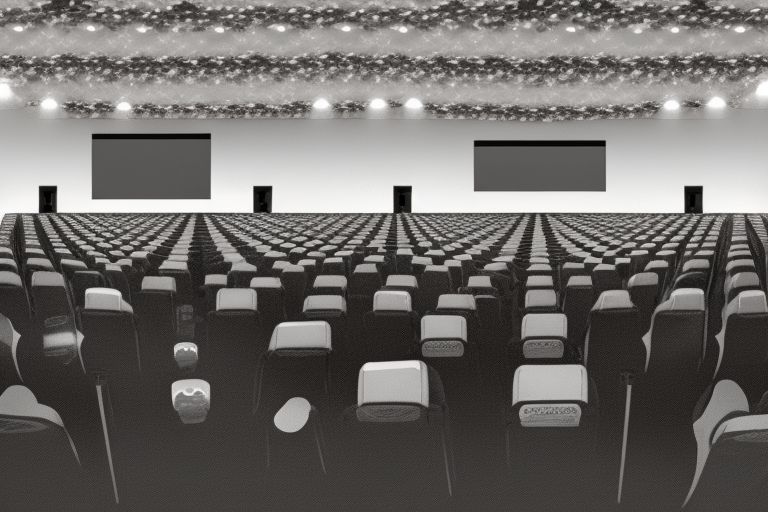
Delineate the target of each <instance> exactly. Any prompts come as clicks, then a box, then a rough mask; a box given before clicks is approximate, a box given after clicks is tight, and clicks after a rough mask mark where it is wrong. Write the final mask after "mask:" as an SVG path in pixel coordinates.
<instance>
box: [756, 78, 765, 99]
mask: <svg viewBox="0 0 768 512" xmlns="http://www.w3.org/2000/svg"><path fill="white" fill-rule="evenodd" d="M755 94H756V95H757V96H758V97H760V98H768V80H766V81H764V82H761V83H760V85H758V86H757V89H756V90H755Z"/></svg>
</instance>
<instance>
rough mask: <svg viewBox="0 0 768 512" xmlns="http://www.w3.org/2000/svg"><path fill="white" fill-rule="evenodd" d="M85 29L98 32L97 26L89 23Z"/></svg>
mask: <svg viewBox="0 0 768 512" xmlns="http://www.w3.org/2000/svg"><path fill="white" fill-rule="evenodd" d="M85 30H87V31H88V32H96V27H94V26H93V25H88V26H87V27H85Z"/></svg>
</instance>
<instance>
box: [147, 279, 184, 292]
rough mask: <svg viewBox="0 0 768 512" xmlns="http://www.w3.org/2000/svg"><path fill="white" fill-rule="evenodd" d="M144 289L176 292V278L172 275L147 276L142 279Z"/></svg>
mask: <svg viewBox="0 0 768 512" xmlns="http://www.w3.org/2000/svg"><path fill="white" fill-rule="evenodd" d="M141 289H142V291H145V290H146V291H153V292H171V293H176V279H174V278H172V277H167V276H166V277H158V276H147V277H145V278H144V279H142V280H141Z"/></svg>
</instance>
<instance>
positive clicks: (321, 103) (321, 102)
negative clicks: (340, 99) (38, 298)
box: [312, 98, 331, 110]
mask: <svg viewBox="0 0 768 512" xmlns="http://www.w3.org/2000/svg"><path fill="white" fill-rule="evenodd" d="M312 108H314V109H315V110H328V109H329V108H331V104H330V103H329V102H328V100H327V99H325V98H318V99H316V100H315V102H314V103H313V104H312Z"/></svg>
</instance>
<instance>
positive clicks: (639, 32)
mask: <svg viewBox="0 0 768 512" xmlns="http://www.w3.org/2000/svg"><path fill="white" fill-rule="evenodd" d="M633 32H634V33H635V34H642V33H643V29H641V28H640V27H638V28H636V29H635V30H634V31H633Z"/></svg>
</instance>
